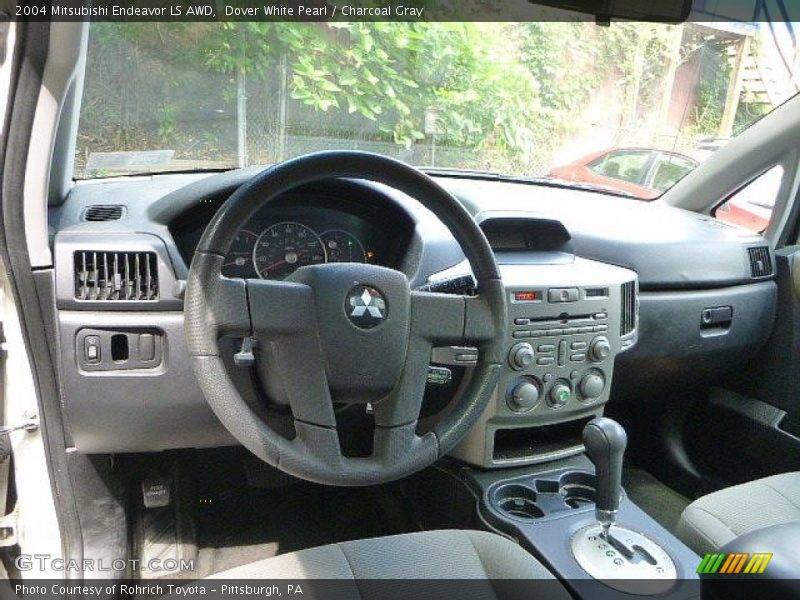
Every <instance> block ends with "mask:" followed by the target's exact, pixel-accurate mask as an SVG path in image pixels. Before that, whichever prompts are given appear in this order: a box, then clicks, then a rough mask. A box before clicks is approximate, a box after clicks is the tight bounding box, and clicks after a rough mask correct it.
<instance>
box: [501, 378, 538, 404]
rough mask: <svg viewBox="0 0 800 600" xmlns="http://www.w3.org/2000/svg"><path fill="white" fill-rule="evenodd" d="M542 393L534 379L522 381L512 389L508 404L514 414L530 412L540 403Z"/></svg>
mask: <svg viewBox="0 0 800 600" xmlns="http://www.w3.org/2000/svg"><path fill="white" fill-rule="evenodd" d="M540 393H541V392H540V389H539V384H538V383H537V382H536V381H535V380H534V379H527V378H526V379H522V380H521V381H520V382H519V383H517V384H516V385H515V386H514V387H513V388H512V390H511V393H510V394H509V396H508V400H506V403H507V404H508V407H509V408H510V409H511V410H513V411H514V412H528V411H529V410H532V409H533V408H534V407H535V406H536V405H537V404H538V403H539V396H540Z"/></svg>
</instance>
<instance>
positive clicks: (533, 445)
mask: <svg viewBox="0 0 800 600" xmlns="http://www.w3.org/2000/svg"><path fill="white" fill-rule="evenodd" d="M593 418H594V415H591V416H589V417H586V418H583V419H577V420H575V421H568V422H566V423H556V424H555V425H543V426H538V427H521V428H517V429H498V430H497V431H495V432H494V453H493V455H492V457H493V459H494V460H496V461H504V460H515V459H524V458H530V457H533V456H539V455H547V454H553V453H557V452H562V451H564V450H568V449H570V448H575V447H579V446H581V445H582V444H583V437H582V436H583V428H584V426H585V425H586V423H588V422H589V421H591V420H592V419H593Z"/></svg>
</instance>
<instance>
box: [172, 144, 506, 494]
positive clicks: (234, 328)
mask: <svg viewBox="0 0 800 600" xmlns="http://www.w3.org/2000/svg"><path fill="white" fill-rule="evenodd" d="M331 178H355V179H366V180H371V181H375V182H378V183H382V184H386V185H388V186H391V187H393V188H395V189H397V190H399V191H401V192H404V193H406V194H408V195H409V196H411V197H413V198H416V199H417V200H418V201H419V202H421V203H422V204H423V205H424V206H425V207H427V208H428V209H430V210H431V211H432V212H433V213H434V214H435V215H436V216H437V217H438V218H439V219H440V220H441V221H442V222H443V223H444V224H445V225H446V226H447V227H448V228H449V229H450V231H451V232H452V234H453V236H454V237H455V238H456V240H457V241H458V242H459V243H460V244H461V247H462V249H463V251H464V254H465V255H466V257H467V259H468V260H469V262H470V264H471V265H472V269H473V273H474V275H475V279H476V280H477V295H475V296H465V295H451V294H438V293H430V292H420V291H412V290H411V288H410V285H409V281H408V278H407V277H406V275H405V274H403V273H401V272H399V271H395V270H392V269H387V268H385V267H380V266H376V265H369V264H356V263H352V264H351V263H332V264H320V265H312V266H305V267H301V268H300V269H298V270H297V271H295V272H294V273H293V274H292V275H291V276H289V277H288V278H287V279H286V280H284V281H269V280H261V279H233V278H227V277H224V276H223V275H222V272H221V268H222V262H223V257H224V256H225V254H226V252H227V250H228V248H229V247H230V245H231V242H232V240H233V239H234V236H235V235H236V232H237V231H238V230H239V228H240V227H241V226H242V225H243V224H244V223H245V222H246V221H247V220H248V219H249V218H250V217H251V216H252V215H253V214H254V213H255V211H256V210H258V209H259V208H261V207H262V206H264V205H266V204H269V203H270V202H272V201H274V200H275V199H276V198H278V197H279V196H280V195H281V194H283V193H284V192H288V191H290V190H292V189H294V188H297V187H298V186H301V185H303V184H307V183H311V182H313V181H318V180H323V179H331ZM386 234H387V235H391V232H390V231H387V232H386ZM184 320H185V332H186V338H187V343H188V348H189V352H190V354H191V357H192V366H193V368H194V372H195V375H196V376H197V380H198V382H199V384H200V387H201V389H202V391H203V393H204V395H205V397H206V400H207V401H208V403H209V404H210V405H211V408H212V410H213V411H214V413H215V414H216V415H217V417H218V418H219V420H220V421H221V422H222V424H223V425H224V426H225V427H226V428H227V429H228V430H229V431H230V433H231V434H232V435H233V437H234V438H236V439H237V440H238V441H239V442H240V443H241V444H242V445H243V446H245V447H246V448H247V449H249V450H250V451H251V452H252V453H253V454H255V455H256V456H258V457H259V458H261V459H262V460H263V461H265V462H266V463H268V464H270V465H272V466H274V467H277V468H278V469H280V470H281V471H284V472H286V473H289V474H291V475H294V476H296V477H299V478H301V479H305V480H308V481H314V482H317V483H323V484H329V485H350V486H355V485H371V484H376V483H382V482H386V481H391V480H394V479H399V478H401V477H405V476H407V475H410V474H411V473H414V472H416V471H419V470H421V469H423V468H425V467H426V466H429V465H430V464H432V463H433V462H434V461H435V460H436V459H438V458H439V457H441V456H443V455H444V454H445V453H447V452H448V451H449V450H451V449H452V448H453V447H454V446H455V445H456V444H457V443H458V442H459V441H460V440H461V438H462V437H463V436H464V435H465V434H466V433H467V431H469V429H470V428H471V427H472V425H473V424H474V423H475V421H476V420H477V419H478V417H479V416H480V414H481V413H482V412H483V410H484V409H485V407H486V405H487V403H488V401H489V399H490V398H491V395H492V393H493V392H494V388H495V386H496V383H497V379H498V376H499V373H500V368H501V364H502V362H503V357H504V352H503V346H502V340H503V332H504V330H505V326H506V300H505V292H504V290H503V285H502V282H501V280H500V275H499V270H498V268H497V263H496V262H495V259H494V254H493V253H492V250H491V248H490V247H489V243H488V242H487V240H486V238H485V236H484V235H483V233H482V232H481V230H480V228H479V227H478V226H477V225H476V223H475V221H474V220H473V219H472V217H471V216H470V215H469V213H467V211H466V210H465V209H464V208H463V207H462V206H461V205H460V204H459V203H458V202H457V201H456V200H455V198H453V196H451V195H450V194H449V193H448V192H447V191H445V190H444V189H443V188H442V187H440V186H439V185H438V184H437V183H436V182H435V181H434V180H433V179H431V178H430V177H429V176H427V175H425V174H424V173H422V172H420V171H418V170H417V169H414V168H413V167H410V166H408V165H406V164H404V163H402V162H399V161H397V160H393V159H390V158H386V157H383V156H379V155H376V154H370V153H365V152H350V151H343V152H320V153H315V154H310V155H306V156H302V157H299V158H295V159H292V160H289V161H287V162H284V163H281V164H279V165H277V166H274V167H271V168H268V169H266V170H264V171H262V172H261V173H260V174H258V175H257V176H256V177H254V178H253V179H252V180H250V181H249V182H247V183H245V184H244V185H242V186H241V187H239V188H238V189H237V190H236V191H235V192H234V193H233V194H232V195H231V196H230V197H229V198H228V200H227V201H226V202H225V203H224V204H223V206H222V207H221V208H220V209H219V211H218V212H217V213H216V215H215V216H214V218H213V219H212V221H211V223H210V224H209V225H208V227H206V229H205V233H204V234H203V236H202V238H201V240H200V243H199V244H198V246H197V250H196V252H195V254H194V257H193V259H192V264H191V267H190V269H189V275H188V279H187V285H186V295H185V302H184ZM223 336H232V337H237V338H242V339H244V340H245V341H246V342H248V343H249V342H250V341H252V342H253V347H254V349H255V351H254V358H255V366H256V368H257V369H259V373H261V374H262V375H264V374H268V375H269V377H271V378H274V379H275V380H272V381H270V388H271V389H272V390H274V394H276V395H277V396H279V398H277V399H276V400H279V401H281V402H283V403H285V404H288V405H289V407H290V408H291V412H292V417H293V423H294V434H293V437H292V436H290V437H287V436H284V435H280V434H279V433H277V432H276V431H275V430H273V429H272V428H271V427H270V426H269V425H268V424H267V421H266V420H265V418H264V416H263V411H259V410H258V407H257V406H253V405H252V401H248V400H246V399H245V398H244V397H243V396H242V394H241V393H240V392H239V390H238V389H237V387H236V386H235V385H234V383H233V380H232V378H231V374H230V373H229V372H228V368H235V367H228V366H226V363H225V362H224V361H223V358H222V352H221V350H220V344H219V340H220V338H221V337H223ZM435 345H439V346H443V345H473V346H477V348H478V360H477V364H476V365H475V368H474V371H473V374H472V376H471V378H470V380H469V383H468V385H467V388H466V390H465V391H464V393H463V394H462V395H461V397H460V399H459V401H458V402H457V403H456V405H455V406H454V407H453V408H452V410H451V411H450V412H449V413H447V414H446V415H445V416H444V417H442V419H441V420H440V421H439V422H438V423H437V424H436V425H435V426H434V427H433V429H432V430H430V431H428V432H426V433H424V434H422V435H420V434H418V433H417V420H418V417H419V412H420V408H421V405H422V398H423V394H424V391H425V384H426V378H427V372H428V365H429V363H430V359H431V349H432V348H433V346H435ZM244 347H245V346H243V348H244ZM266 363H268V364H266ZM334 400H336V401H346V402H351V403H352V402H357V403H364V404H366V403H371V404H372V407H373V412H374V419H375V427H374V433H373V448H372V454H371V455H370V456H367V457H350V456H344V455H343V453H342V451H341V447H340V443H339V435H338V431H337V425H336V419H335V415H334V405H333V401H334Z"/></svg>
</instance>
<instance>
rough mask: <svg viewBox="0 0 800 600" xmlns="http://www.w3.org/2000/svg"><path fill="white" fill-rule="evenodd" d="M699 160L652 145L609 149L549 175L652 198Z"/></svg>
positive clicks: (693, 166) (647, 198)
mask: <svg viewBox="0 0 800 600" xmlns="http://www.w3.org/2000/svg"><path fill="white" fill-rule="evenodd" d="M698 164H699V163H698V162H697V161H696V160H694V159H693V158H690V157H688V156H686V155H684V154H678V153H677V152H669V151H665V150H656V149H653V148H611V149H607V150H601V151H600V152H594V153H592V154H589V155H587V156H584V157H583V158H579V159H578V160H576V161H574V162H571V163H569V164H567V165H563V166H560V167H554V168H553V169H551V170H550V173H549V175H550V177H555V178H557V179H563V180H565V181H577V182H581V183H591V184H593V185H600V186H604V187H607V188H613V189H616V190H619V191H621V192H624V193H626V194H630V195H632V196H635V197H636V198H640V199H642V200H653V199H655V198H658V197H659V196H660V195H661V194H662V193H664V192H665V191H666V190H668V189H669V188H671V187H672V186H673V185H675V183H677V182H678V181H679V180H680V179H681V178H682V177H683V176H684V175H686V174H687V173H689V172H690V171H692V170H693V169H694V168H695V167H696V166H697V165H698Z"/></svg>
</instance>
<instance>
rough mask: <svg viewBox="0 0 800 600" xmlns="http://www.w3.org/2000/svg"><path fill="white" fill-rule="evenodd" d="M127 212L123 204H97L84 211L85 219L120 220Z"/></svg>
mask: <svg viewBox="0 0 800 600" xmlns="http://www.w3.org/2000/svg"><path fill="white" fill-rule="evenodd" d="M123 214H125V207H124V206H122V205H121V204H95V205H94V206H90V207H88V208H87V209H86V210H84V211H83V220H84V221H119V220H120V219H121V218H122V215H123Z"/></svg>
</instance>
